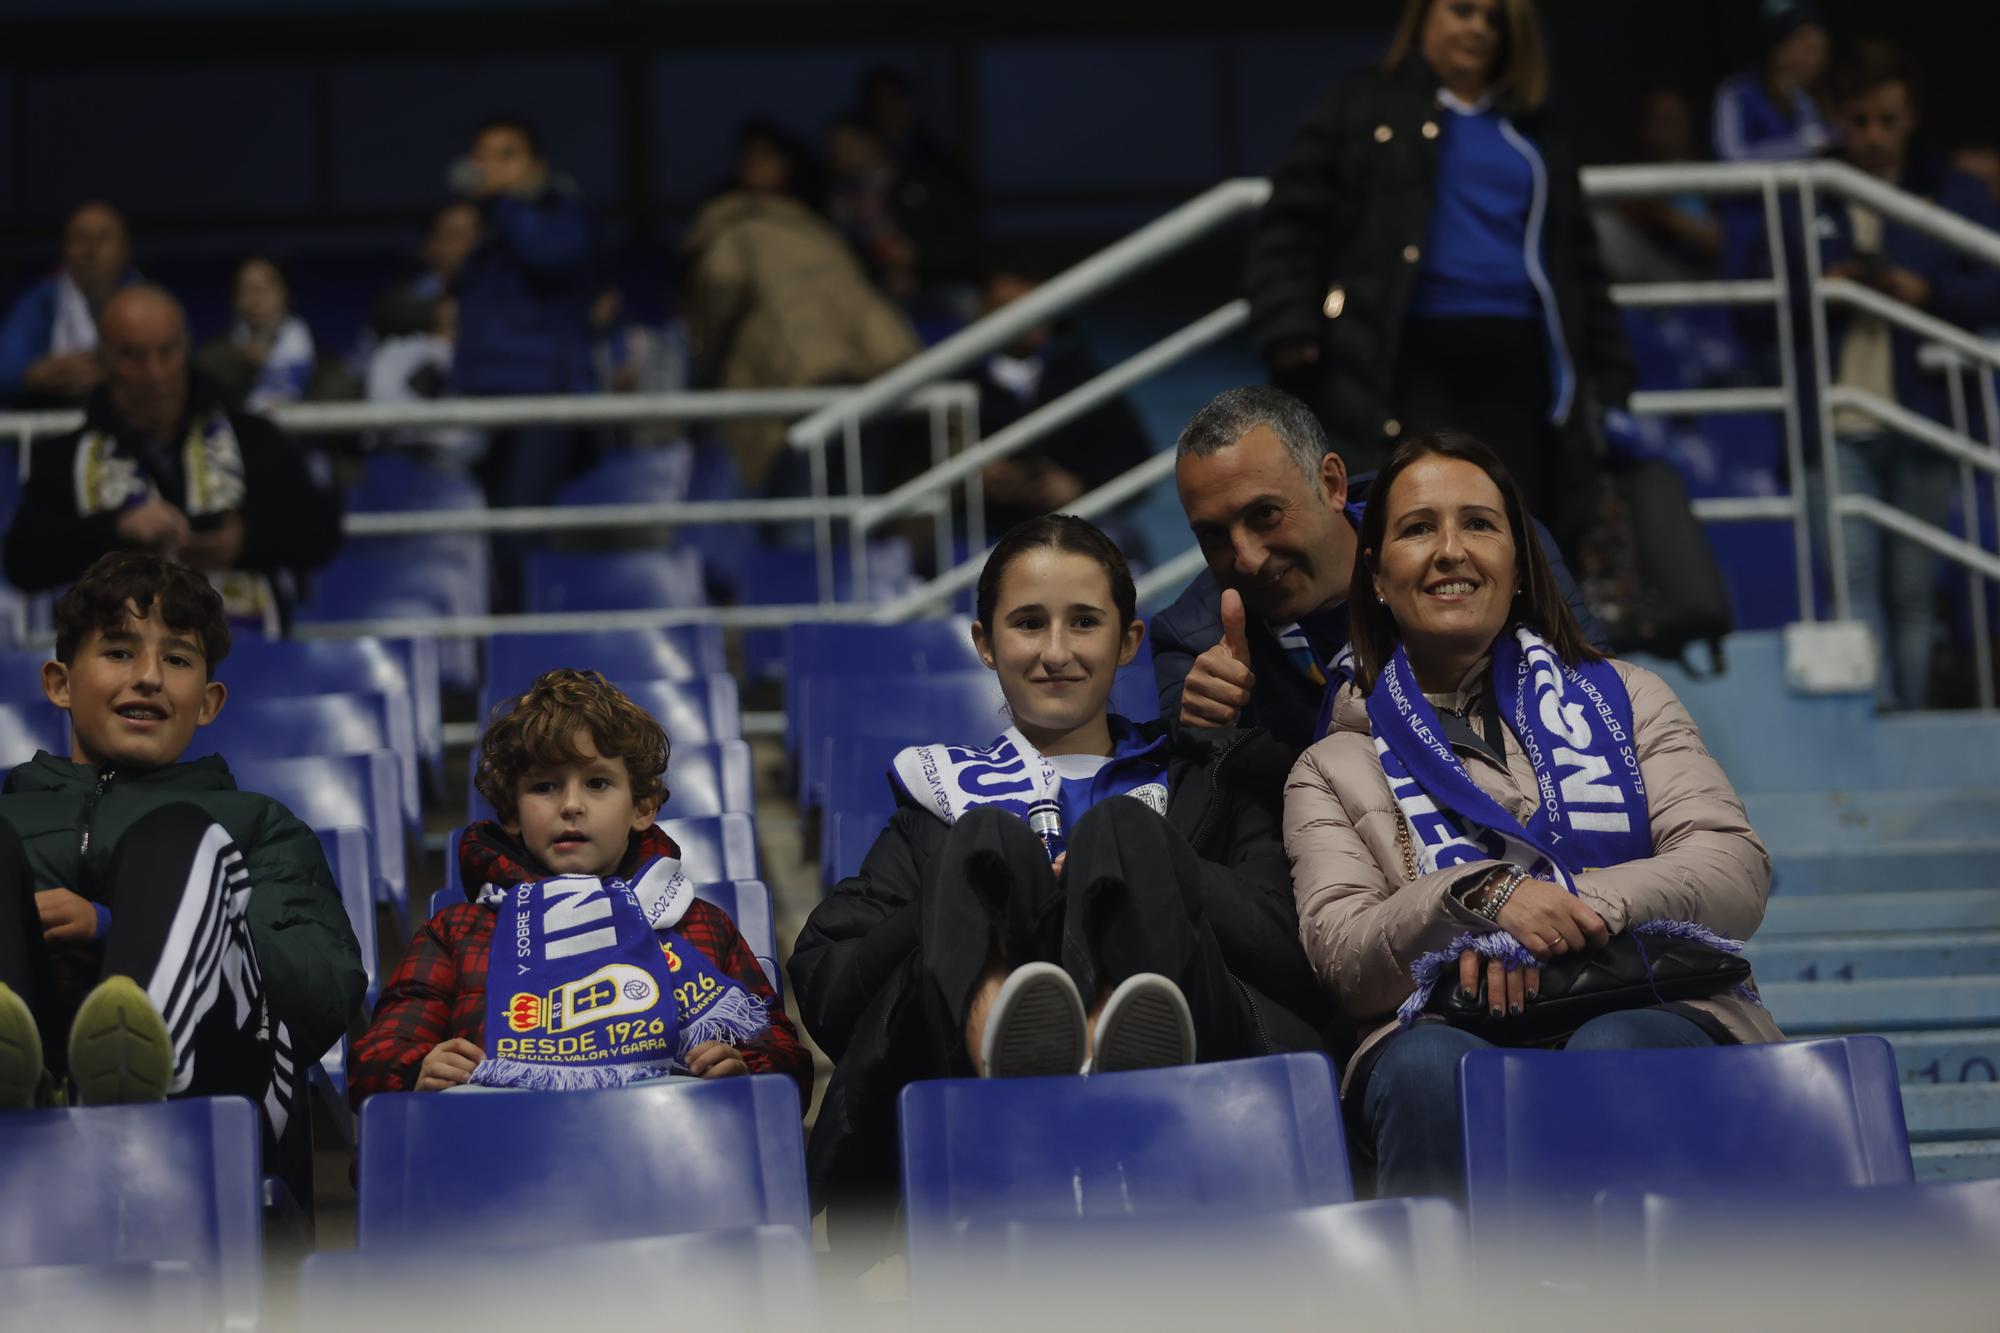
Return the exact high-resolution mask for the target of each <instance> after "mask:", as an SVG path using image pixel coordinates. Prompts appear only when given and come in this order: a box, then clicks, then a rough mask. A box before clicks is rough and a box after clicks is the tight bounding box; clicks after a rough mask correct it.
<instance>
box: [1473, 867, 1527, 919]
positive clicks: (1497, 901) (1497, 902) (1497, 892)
mask: <svg viewBox="0 0 2000 1333" xmlns="http://www.w3.org/2000/svg"><path fill="white" fill-rule="evenodd" d="M1527 878H1528V872H1527V871H1525V870H1523V869H1521V867H1519V866H1510V867H1508V869H1507V870H1506V872H1505V878H1504V879H1503V880H1502V881H1501V882H1500V884H1499V886H1498V887H1496V888H1492V889H1488V890H1487V891H1486V893H1485V894H1484V895H1483V897H1482V899H1481V901H1480V904H1479V906H1478V907H1477V908H1475V909H1473V910H1474V911H1476V912H1478V913H1479V915H1481V916H1483V917H1485V918H1486V919H1487V920H1488V921H1491V922H1494V923H1495V924H1498V922H1499V920H1500V909H1501V908H1503V907H1505V906H1506V905H1507V900H1508V899H1509V898H1512V897H1513V896H1514V890H1516V889H1518V888H1520V887H1521V882H1522V881H1523V880H1525V879H1527Z"/></svg>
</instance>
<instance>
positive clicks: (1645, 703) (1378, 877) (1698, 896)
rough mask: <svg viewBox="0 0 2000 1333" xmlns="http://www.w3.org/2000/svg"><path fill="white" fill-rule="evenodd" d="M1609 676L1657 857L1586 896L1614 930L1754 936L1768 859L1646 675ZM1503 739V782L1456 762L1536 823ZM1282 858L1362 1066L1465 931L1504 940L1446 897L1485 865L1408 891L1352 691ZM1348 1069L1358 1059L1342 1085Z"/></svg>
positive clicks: (1631, 865)
mask: <svg viewBox="0 0 2000 1333" xmlns="http://www.w3.org/2000/svg"><path fill="white" fill-rule="evenodd" d="M1613 665H1614V666H1615V667H1616V668H1617V671H1618V674H1619V677H1620V678H1621V679H1622V680H1623V681H1624V682H1625V689H1626V691H1627V692H1628V693H1629V694H1630V695H1631V698H1632V715H1633V719H1634V723H1635V727H1634V730H1635V731H1636V733H1637V734H1636V740H1637V743H1638V750H1639V771H1640V774H1641V775H1642V776H1643V777H1644V778H1645V782H1646V800H1647V805H1648V808H1649V811H1650V815H1651V822H1652V829H1653V855H1652V856H1650V857H1648V858H1646V859H1645V860H1643V861H1628V862H1626V863H1625V864H1624V865H1618V866H1609V867H1606V868H1605V869H1602V870H1592V871H1588V872H1586V873H1584V874H1582V875H1579V876H1578V877H1577V887H1578V890H1579V891H1580V892H1581V893H1582V895H1583V897H1584V898H1585V900H1587V901H1588V902H1589V903H1590V905H1591V906H1592V907H1594V908H1595V909H1596V910H1597V912H1598V914H1599V915H1600V916H1602V917H1603V918H1604V921H1605V924H1606V925H1608V926H1609V927H1610V928H1611V930H1612V931H1613V932H1614V933H1615V932H1617V931H1620V930H1623V929H1624V928H1625V927H1626V925H1627V924H1628V923H1633V922H1640V921H1653V920H1661V919H1665V920H1674V921H1696V922H1699V923H1700V924H1702V925H1704V926H1707V927H1709V928H1710V929H1711V930H1714V931H1716V932H1717V933H1718V934H1722V935H1726V936H1729V937H1730V938H1732V939H1739V940H1743V939H1748V938H1749V937H1750V936H1751V935H1752V934H1753V933H1754V932H1755V931H1756V929H1757V927H1758V925H1759V923H1761V922H1762V921H1763V919H1764V900H1765V896H1766V894H1767V893H1768V892H1769V890H1770V886H1771V858H1770V855H1769V854H1768V853H1767V852H1766V851H1765V850H1764V844H1763V843H1762V842H1760V841H1759V840H1758V838H1757V835H1756V834H1755V833H1754V832H1752V831H1751V828H1750V822H1749V818H1748V817H1747V816H1746V815H1745V814H1744V812H1743V802H1742V801H1741V800H1740V799H1738V797H1737V795H1736V791H1735V789H1734V788H1733V787H1731V786H1730V785H1729V779H1728V778H1727V777H1725V776H1724V775H1723V772H1722V767H1721V765H1719V764H1717V763H1716V762H1715V760H1714V759H1712V758H1711V757H1710V756H1709V753H1708V749H1707V747H1706V746H1704V745H1703V744H1702V740H1701V733H1700V732H1699V731H1698V730H1696V728H1695V725H1694V719H1693V718H1691V717H1689V716H1688V713H1687V709H1686V708H1684V707H1683V706H1682V705H1681V701H1680V700H1679V699H1678V698H1676V697H1675V695H1674V692H1673V690H1672V689H1671V688H1670V687H1669V686H1668V685H1667V683H1666V682H1665V681H1663V680H1661V679H1660V678H1659V677H1658V676H1656V675H1654V674H1653V673H1652V672H1650V671H1648V670H1646V669H1645V668H1644V667H1638V666H1634V665H1632V664H1631V663H1630V662H1622V661H1621V662H1614V663H1613ZM1480 706H1483V702H1482V705H1480ZM1509 741H1510V743H1509V744H1508V746H1507V768H1506V769H1505V770H1504V771H1503V770H1502V769H1501V768H1500V767H1499V765H1497V764H1496V763H1494V762H1493V761H1492V760H1491V759H1490V758H1488V757H1486V756H1482V755H1477V754H1466V755H1462V757H1463V758H1465V760H1466V769H1467V771H1468V772H1469V773H1470V774H1471V776H1472V780H1473V781H1474V782H1475V783H1477V784H1478V785H1479V788H1480V789H1481V790H1482V791H1484V792H1486V793H1487V794H1488V795H1490V796H1491V797H1493V799H1494V800H1496V801H1498V802H1499V803H1500V804H1501V805H1502V806H1503V807H1504V808H1505V809H1506V810H1507V811H1508V812H1509V813H1510V814H1512V815H1513V816H1514V817H1515V818H1517V819H1521V820H1526V819H1527V818H1528V816H1529V815H1530V814H1532V813H1533V810H1534V805H1535V791H1536V786H1535V774H1534V769H1533V768H1532V767H1531V766H1530V765H1529V763H1528V760H1527V757H1526V756H1525V755H1524V754H1523V753H1522V752H1521V749H1520V746H1519V745H1518V744H1515V743H1512V735H1511V733H1509ZM1285 850H1286V851H1287V852H1288V853H1290V855H1291V860H1292V890H1293V893H1294V894H1295V895H1296V897H1297V899H1298V906H1299V931H1300V934H1301V936H1302V938H1303V940H1304V943H1305V949H1306V956H1307V958H1309V959H1310V960H1311V961H1312V965H1313V969H1314V971H1316V972H1317V973H1318V974H1319V978H1320V982H1321V984H1323V985H1325V986H1326V987H1327V988H1328V989H1329V990H1331V991H1332V992H1333V994H1334V997H1335V999H1336V1000H1337V1001H1338V1002H1339V1004H1340V1006H1341V1008H1342V1009H1343V1010H1344V1011H1345V1012H1346V1013H1348V1014H1349V1015H1350V1016H1352V1017H1353V1018H1354V1019H1355V1020H1356V1021H1357V1023H1358V1024H1359V1026H1360V1029H1361V1031H1362V1032H1363V1033H1364V1034H1365V1035H1364V1037H1363V1039H1362V1042H1361V1046H1360V1050H1359V1051H1357V1052H1356V1056H1357V1058H1358V1056H1359V1054H1360V1052H1361V1051H1366V1050H1367V1049H1368V1048H1369V1047H1371V1046H1373V1045H1374V1044H1375V1043H1377V1042H1379V1041H1381V1040H1382V1038H1384V1037H1386V1036H1387V1035H1388V1034H1389V1033H1390V1032H1392V1031H1394V1030H1395V1024H1396V1017H1395V1015H1396V1008H1397V1006H1399V1005H1401V1004H1402V1002H1403V1001H1404V1000H1405V999H1406V998H1408V996H1409V994H1410V992H1411V990H1412V985H1411V981H1410V967H1411V964H1413V963H1414V962H1416V960H1417V959H1418V958H1419V957H1421V956H1422V955H1424V954H1426V953H1429V952H1431V951H1432V950H1434V949H1441V948H1444V947H1445V946H1447V945H1449V944H1450V943H1451V941H1452V940H1453V939H1454V938H1456V937H1457V936H1458V935H1460V934H1461V933H1463V932H1465V931H1488V930H1492V929H1494V928H1495V927H1493V926H1492V925H1491V924H1490V923H1488V922H1487V921H1486V920H1485V919H1484V918H1482V917H1479V916H1477V915H1475V914H1474V913H1472V912H1470V911H1468V910H1466V908H1465V907H1464V906H1462V905H1461V904H1460V903H1459V902H1458V901H1457V900H1456V899H1454V898H1453V897H1452V896H1451V886H1452V885H1453V884H1455V883H1456V882H1458V881H1459V880H1460V879H1463V878H1464V877H1465V876H1467V875H1468V874H1471V873H1473V872H1474V871H1475V870H1477V869H1479V868H1481V867H1480V866H1479V865H1478V864H1474V865H1467V866H1453V867H1451V868H1450V869H1448V870H1439V871H1435V872H1432V873H1430V874H1425V875H1421V876H1419V877H1418V878H1417V879H1415V880H1408V879H1407V878H1406V875H1405V872H1404V868H1403V855H1402V852H1401V850H1400V847H1399V844H1398V842H1397V837H1396V803H1395V801H1394V799H1393V798H1391V796H1390V795H1389V783H1388V779H1387V778H1385V777H1384V776H1383V774H1382V765H1381V762H1380V761H1379V760H1378V759H1377V758H1376V756H1375V746H1374V741H1373V740H1372V739H1371V732H1370V729H1369V723H1368V712H1367V706H1366V705H1365V703H1364V702H1363V700H1362V697H1361V696H1360V695H1359V694H1357V693H1356V692H1355V690H1354V687H1353V686H1352V685H1348V686H1346V687H1344V688H1342V690H1341V692H1340V694H1339V696H1338V697H1337V698H1336V699H1335V700H1334V713H1333V725H1332V728H1331V730H1330V731H1329V732H1328V734H1327V735H1326V736H1325V737H1324V738H1323V739H1321V740H1320V741H1318V742H1317V743H1316V744H1314V745H1313V746H1312V748H1311V749H1309V750H1307V751H1306V752H1305V753H1304V754H1303V755H1301V756H1299V761H1298V763H1297V764H1296V765H1294V766H1293V768H1292V774H1291V777H1290V779H1289V780H1288V781H1287V782H1286V785H1285ZM1488 864H1489V865H1491V864H1498V863H1497V862H1494V863H1488ZM1696 1003H1697V1004H1698V1005H1699V1007H1700V1008H1702V1009H1704V1010H1706V1011H1708V1012H1709V1013H1710V1014H1712V1015H1714V1016H1715V1017H1716V1018H1717V1019H1719V1020H1720V1021H1721V1022H1722V1024H1723V1025H1724V1026H1725V1027H1727V1028H1728V1029H1729V1031H1730V1032H1731V1033H1733V1034H1735V1036H1736V1037H1737V1038H1738V1039H1739V1040H1741V1041H1744V1042H1760V1041H1780V1040H1782V1039H1783V1037H1784V1034H1783V1033H1782V1032H1780V1031H1779V1030H1778V1025H1777V1024H1776V1023H1775V1022H1773V1021H1772V1019H1771V1015H1770V1014H1769V1012H1768V1011H1766V1010H1765V1009H1764V1008H1763V1007H1762V1006H1761V1005H1757V1004H1753V1003H1751V1002H1750V1001H1748V1000H1743V999H1739V998H1737V997H1735V996H1728V997H1723V998H1719V999H1714V1000H1702V1001H1697V1002H1696ZM1353 1069H1354V1062H1353V1061H1350V1062H1349V1064H1348V1068H1347V1073H1348V1074H1350V1075H1351V1074H1352V1072H1353ZM1344 1090H1345V1080H1344V1079H1343V1091H1344Z"/></svg>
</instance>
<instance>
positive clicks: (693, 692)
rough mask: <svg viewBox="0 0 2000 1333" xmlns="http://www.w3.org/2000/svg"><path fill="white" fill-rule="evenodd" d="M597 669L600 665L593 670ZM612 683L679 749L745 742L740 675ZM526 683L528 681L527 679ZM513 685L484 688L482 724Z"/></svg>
mask: <svg viewBox="0 0 2000 1333" xmlns="http://www.w3.org/2000/svg"><path fill="white" fill-rule="evenodd" d="M588 669H590V670H595V668H588ZM611 683H612V684H613V685H616V686H617V687H618V688H619V689H621V690H623V691H624V692H625V694H626V695H627V696H628V697H629V698H630V699H631V700H632V702H633V703H635V704H638V705H639V707H641V708H643V709H645V710H646V711H647V712H648V713H650V714H652V717H653V720H654V721H655V722H658V723H659V724H660V726H661V727H662V728H664V729H665V731H666V733H667V741H668V743H669V744H671V745H673V746H674V747H675V753H676V754H678V753H679V748H680V747H681V746H683V745H708V744H711V743H713V742H715V741H733V740H741V739H742V737H743V706H742V703H741V701H740V697H739V695H738V692H737V688H736V677H734V676H725V675H720V674H717V675H713V676H703V677H701V678H700V679H699V680H618V679H616V678H615V677H614V678H613V679H612V681H611ZM523 684H524V685H525V684H526V682H524V683H523ZM520 692H521V689H520V688H519V687H517V688H514V689H504V690H498V689H492V688H490V687H489V688H487V689H484V690H481V691H480V692H479V725H480V726H481V727H482V728H483V727H485V725H486V723H487V721H488V720H489V719H490V718H491V717H492V716H493V710H494V709H495V708H497V707H499V706H500V705H501V704H503V703H506V702H507V701H508V700H510V699H513V698H517V697H518V696H519V695H520Z"/></svg>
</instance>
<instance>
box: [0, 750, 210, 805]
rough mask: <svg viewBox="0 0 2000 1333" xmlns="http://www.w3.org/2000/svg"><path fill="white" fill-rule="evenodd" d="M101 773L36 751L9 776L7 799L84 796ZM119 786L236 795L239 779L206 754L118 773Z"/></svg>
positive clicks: (96, 769)
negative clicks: (31, 794) (38, 795)
mask: <svg viewBox="0 0 2000 1333" xmlns="http://www.w3.org/2000/svg"><path fill="white" fill-rule="evenodd" d="M101 771H102V770H101V769H100V767H99V766H98V765H96V764H78V763H72V762H71V761H70V760H68V759H64V758H61V757H60V756H58V755H53V754H50V753H49V752H48V751H47V750H37V751H36V752H35V757H34V758H33V759H30V760H29V761H28V762H27V763H25V764H22V765H20V766H19V767H17V768H16V769H15V770H14V771H13V772H11V773H9V774H8V775H7V785H6V788H5V790H6V792H7V794H8V795H16V796H18V795H23V794H25V793H28V792H66V793H74V794H75V795H78V796H82V795H84V794H85V793H87V792H88V791H89V790H90V789H91V788H92V787H93V786H95V785H96V784H97V778H98V774H99V773H100V772H101ZM114 771H116V772H117V774H118V784H119V785H120V786H135V785H136V786H143V787H151V788H154V789H156V790H160V791H186V792H198V791H235V790H236V779H235V778H234V777H232V776H230V773H229V765H228V763H227V762H226V761H225V760H224V759H223V757H222V756H221V755H219V754H205V755H203V756H202V757H201V758H199V759H191V760H189V761H187V762H186V763H184V764H167V765H165V766H164V767H161V768H127V769H115V770H114Z"/></svg>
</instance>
